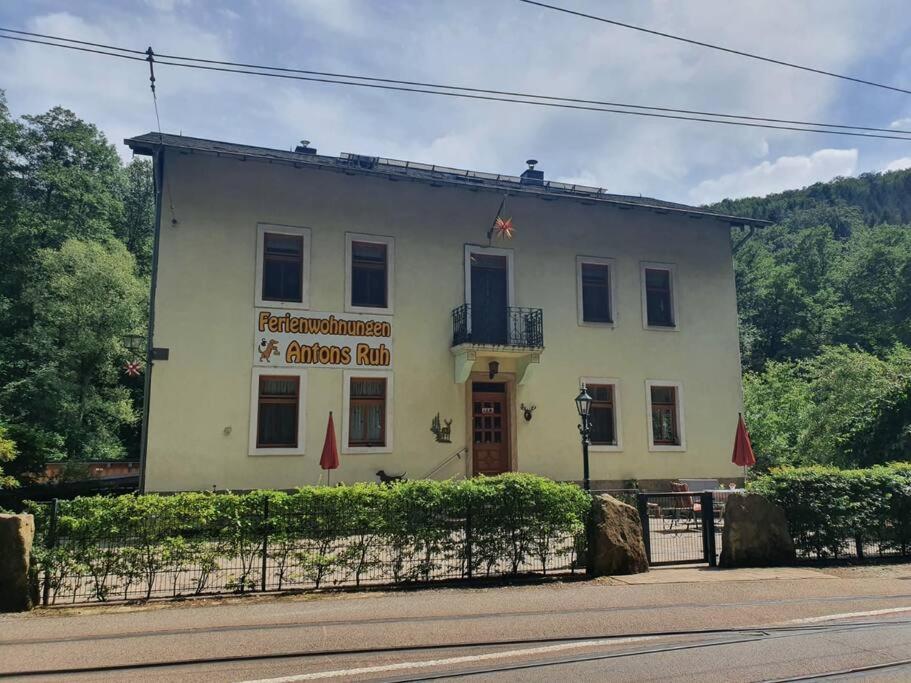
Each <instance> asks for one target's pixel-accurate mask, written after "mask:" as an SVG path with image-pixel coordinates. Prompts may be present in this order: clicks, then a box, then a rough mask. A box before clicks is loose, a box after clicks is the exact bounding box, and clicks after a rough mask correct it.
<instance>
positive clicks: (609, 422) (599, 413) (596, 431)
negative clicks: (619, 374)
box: [582, 377, 620, 451]
mask: <svg viewBox="0 0 911 683" xmlns="http://www.w3.org/2000/svg"><path fill="white" fill-rule="evenodd" d="M582 382H583V383H584V384H585V388H586V390H587V391H588V394H589V396H591V397H592V407H591V413H590V420H589V423H590V426H591V434H590V438H591V444H592V449H593V450H595V451H599V450H601V451H619V450H620V406H619V404H618V402H617V386H618V381H617V380H616V379H610V378H605V377H583V378H582Z"/></svg>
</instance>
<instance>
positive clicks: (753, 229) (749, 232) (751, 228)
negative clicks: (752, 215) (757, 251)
mask: <svg viewBox="0 0 911 683" xmlns="http://www.w3.org/2000/svg"><path fill="white" fill-rule="evenodd" d="M754 232H756V226H755V225H751V226H749V229H748V230H747V234H746V235H744V236H743V238H742V239H741V240H740V241H739V242H738V243H737V244H735V245H734V247H733V248H732V249H731V256H733V255H734V254H736V253H737V252H738V251H740V247H742V246H743V245H744V244H746V243H747V242H748V241H749V240H750V238H751V237H752V236H753V233H754Z"/></svg>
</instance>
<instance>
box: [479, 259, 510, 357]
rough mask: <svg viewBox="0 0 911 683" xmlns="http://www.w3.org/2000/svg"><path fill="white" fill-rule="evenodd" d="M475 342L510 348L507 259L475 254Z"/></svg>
mask: <svg viewBox="0 0 911 683" xmlns="http://www.w3.org/2000/svg"><path fill="white" fill-rule="evenodd" d="M469 260H470V263H471V269H470V274H471V339H472V341H473V342H474V343H475V344H500V345H503V344H506V340H507V307H508V306H509V261H508V259H507V257H506V256H500V255H494V254H484V253H479V252H472V253H470V254H469Z"/></svg>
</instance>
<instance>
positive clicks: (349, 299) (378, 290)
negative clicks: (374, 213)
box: [345, 233, 394, 313]
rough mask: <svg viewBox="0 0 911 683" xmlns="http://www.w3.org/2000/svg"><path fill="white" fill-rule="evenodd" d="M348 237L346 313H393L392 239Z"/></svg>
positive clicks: (366, 236) (362, 236)
mask: <svg viewBox="0 0 911 683" xmlns="http://www.w3.org/2000/svg"><path fill="white" fill-rule="evenodd" d="M346 238H347V239H346V252H347V256H346V258H347V277H346V282H345V285H346V296H345V310H346V311H349V312H377V311H380V312H389V313H391V312H392V273H393V251H394V246H393V240H392V238H391V237H374V236H372V235H353V234H350V233H349V234H348V235H347V236H346Z"/></svg>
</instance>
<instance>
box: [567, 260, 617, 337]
mask: <svg viewBox="0 0 911 683" xmlns="http://www.w3.org/2000/svg"><path fill="white" fill-rule="evenodd" d="M584 263H589V264H593V265H598V266H607V289H608V292H607V294H608V305H609V306H610V315H611V321H610V322H609V323H606V322H597V321H593V320H585V316H584V312H585V307H584V305H583V301H582V264H584ZM615 263H616V259H613V258H606V257H601V256H577V257H576V312H577V315H578V319H579V325H580V326H583V327H616V326H617V306H616V296H615V294H614V264H615Z"/></svg>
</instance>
